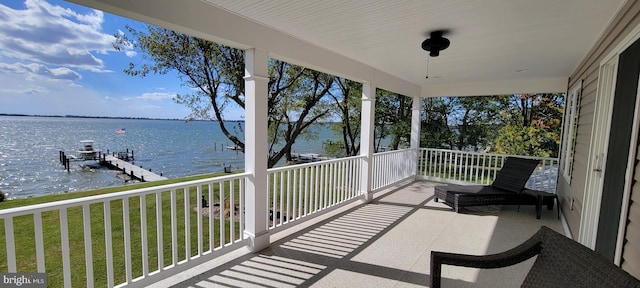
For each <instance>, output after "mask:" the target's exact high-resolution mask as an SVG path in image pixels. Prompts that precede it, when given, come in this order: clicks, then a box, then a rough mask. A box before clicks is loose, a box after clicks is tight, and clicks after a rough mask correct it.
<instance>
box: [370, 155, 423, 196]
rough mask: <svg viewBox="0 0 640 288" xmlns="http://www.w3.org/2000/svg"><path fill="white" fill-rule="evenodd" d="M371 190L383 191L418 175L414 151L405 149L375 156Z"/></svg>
mask: <svg viewBox="0 0 640 288" xmlns="http://www.w3.org/2000/svg"><path fill="white" fill-rule="evenodd" d="M372 174H373V176H372V179H371V190H373V191H376V190H379V189H383V188H385V187H388V186H390V185H393V184H395V183H398V182H400V181H402V180H406V179H408V178H411V177H413V176H415V174H416V153H415V150H414V149H403V150H395V151H389V152H382V153H376V154H374V155H373V173H372Z"/></svg>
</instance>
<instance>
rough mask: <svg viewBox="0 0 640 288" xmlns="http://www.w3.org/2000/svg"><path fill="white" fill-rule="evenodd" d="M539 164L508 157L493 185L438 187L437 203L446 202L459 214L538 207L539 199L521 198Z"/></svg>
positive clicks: (534, 161) (527, 196) (531, 197)
mask: <svg viewBox="0 0 640 288" xmlns="http://www.w3.org/2000/svg"><path fill="white" fill-rule="evenodd" d="M538 162H539V161H538V160H535V159H525V158H517V157H507V159H506V161H505V162H504V164H503V165H502V168H501V169H500V171H498V173H497V174H496V178H495V179H494V181H493V183H492V184H491V185H447V186H436V187H435V189H434V191H435V201H436V202H438V200H439V199H440V200H444V203H445V204H447V205H449V206H450V207H452V208H453V209H454V210H455V211H456V212H459V211H460V208H461V207H466V206H486V205H536V204H537V201H536V198H535V197H533V196H530V195H523V194H521V192H522V190H523V189H524V185H525V184H527V180H529V177H531V173H532V172H533V170H534V169H535V168H536V166H538Z"/></svg>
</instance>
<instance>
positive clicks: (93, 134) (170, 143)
mask: <svg viewBox="0 0 640 288" xmlns="http://www.w3.org/2000/svg"><path fill="white" fill-rule="evenodd" d="M118 128H125V129H126V133H124V134H118V133H116V132H115V130H116V129H118ZM310 134H311V135H313V136H312V138H311V139H302V140H299V141H298V142H296V144H295V145H294V150H295V151H296V152H301V153H306V152H315V153H321V152H322V141H319V140H318V139H322V140H325V139H333V138H334V136H333V135H332V134H331V131H330V129H329V128H328V127H327V128H321V129H319V128H316V129H315V130H314V131H311V133H310ZM85 139H90V140H94V141H95V143H94V147H95V148H96V149H100V150H102V151H106V150H110V151H125V150H126V149H130V150H133V151H134V153H135V164H136V165H138V166H142V167H144V168H146V169H151V170H152V171H154V172H156V173H162V174H163V176H166V177H169V178H172V177H181V176H188V175H198V174H205V173H212V172H220V171H223V167H224V166H225V165H232V168H233V169H237V168H243V165H244V155H243V154H242V153H236V152H235V151H231V150H225V149H221V147H222V146H226V145H227V144H229V143H230V142H229V141H228V140H227V138H226V137H225V136H224V135H223V134H222V133H221V132H220V129H219V128H218V125H217V123H213V122H204V121H196V122H189V123H185V122H183V121H174V120H128V119H84V118H48V117H12V116H0V190H2V191H3V192H5V193H7V194H8V197H10V198H24V197H29V196H36V195H43V194H53V193H64V192H67V191H79V190H86V189H93V188H100V187H108V186H117V185H123V184H124V182H123V180H121V179H119V178H117V177H116V175H117V174H118V172H117V171H114V170H109V169H106V168H100V167H98V168H95V169H89V168H83V167H82V165H81V162H75V163H72V165H71V172H70V173H67V171H66V170H65V169H64V168H63V166H62V165H61V164H60V162H59V151H60V150H62V151H65V152H66V153H67V154H68V155H75V151H76V150H77V149H78V148H79V147H80V142H79V141H80V140H85ZM265 152H266V151H265ZM89 163H91V162H89Z"/></svg>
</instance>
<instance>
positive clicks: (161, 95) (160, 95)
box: [138, 92, 176, 100]
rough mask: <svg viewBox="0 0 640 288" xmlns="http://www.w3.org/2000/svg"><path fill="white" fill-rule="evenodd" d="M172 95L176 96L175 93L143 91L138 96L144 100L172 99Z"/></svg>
mask: <svg viewBox="0 0 640 288" xmlns="http://www.w3.org/2000/svg"><path fill="white" fill-rule="evenodd" d="M174 97H176V93H165V92H151V93H144V94H142V96H140V97H138V98H139V99H144V100H164V99H173V98H174Z"/></svg>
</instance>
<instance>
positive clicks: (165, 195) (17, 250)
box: [0, 173, 248, 287]
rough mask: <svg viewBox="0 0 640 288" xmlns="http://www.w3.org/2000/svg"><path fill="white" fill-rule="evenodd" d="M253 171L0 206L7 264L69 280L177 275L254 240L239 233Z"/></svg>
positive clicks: (83, 283)
mask: <svg viewBox="0 0 640 288" xmlns="http://www.w3.org/2000/svg"><path fill="white" fill-rule="evenodd" d="M247 175H248V174H246V173H243V174H234V175H229V176H224V177H218V178H212V179H204V180H197V181H190V182H183V183H177V184H170V185H164V186H157V187H152V188H143V189H136V190H131V191H126V192H119V193H112V194H105V195H99V196H91V197H84V198H77V199H72V200H66V201H59V202H53V203H46V204H39V205H32V206H26V207H19V208H12V209H4V210H0V219H2V220H3V221H2V222H3V223H2V224H3V225H4V237H5V239H4V240H5V248H6V260H7V262H6V265H7V271H8V272H18V271H22V272H24V271H34V270H37V272H40V273H47V274H48V281H49V282H50V283H51V282H52V281H53V280H54V279H52V278H55V277H60V278H63V279H58V281H55V282H59V283H64V286H65V287H72V286H74V287H94V286H106V287H114V286H117V285H120V286H127V285H132V286H146V285H148V283H152V282H153V281H156V280H159V279H163V278H166V277H168V276H171V275H173V274H176V273H177V272H180V271H183V270H185V269H188V268H189V267H193V266H195V265H197V264H200V263H203V262H204V261H207V260H210V259H213V258H214V257H216V256H217V255H221V254H222V253H225V252H226V251H230V250H232V249H235V248H237V247H240V246H244V245H246V244H247V243H248V241H245V240H246V239H245V237H244V236H243V234H242V233H241V232H240V231H242V230H243V229H244V223H245V222H244V219H243V217H244V216H243V215H244V211H243V209H244V206H245V205H244V193H245V188H244V187H245V184H244V183H245V177H246V176H247ZM205 202H206V203H205ZM206 204H210V205H206ZM204 206H209V207H204ZM216 207H217V208H216ZM236 207H237V208H236ZM209 209H211V210H209ZM210 212H215V213H210ZM51 237H54V239H55V241H53V242H51V241H47V242H45V241H44V239H45V238H48V240H51V239H50V238H51ZM16 239H34V242H33V243H23V242H20V243H17V242H16ZM45 243H53V244H45ZM52 250H53V251H56V253H54V254H53V255H55V256H53V257H51V255H52V253H51V252H50V251H52ZM45 251H47V252H48V253H47V254H46V255H49V256H47V258H45ZM56 262H57V263H56ZM60 262H61V263H60ZM28 263H36V264H35V266H36V267H28V266H27V265H28ZM32 265H33V264H32ZM52 267H60V268H58V269H61V271H54V270H52V269H53V268H52ZM83 270H84V273H77V272H76V273H75V274H76V275H72V273H71V272H72V271H83ZM78 274H79V275H78Z"/></svg>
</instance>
